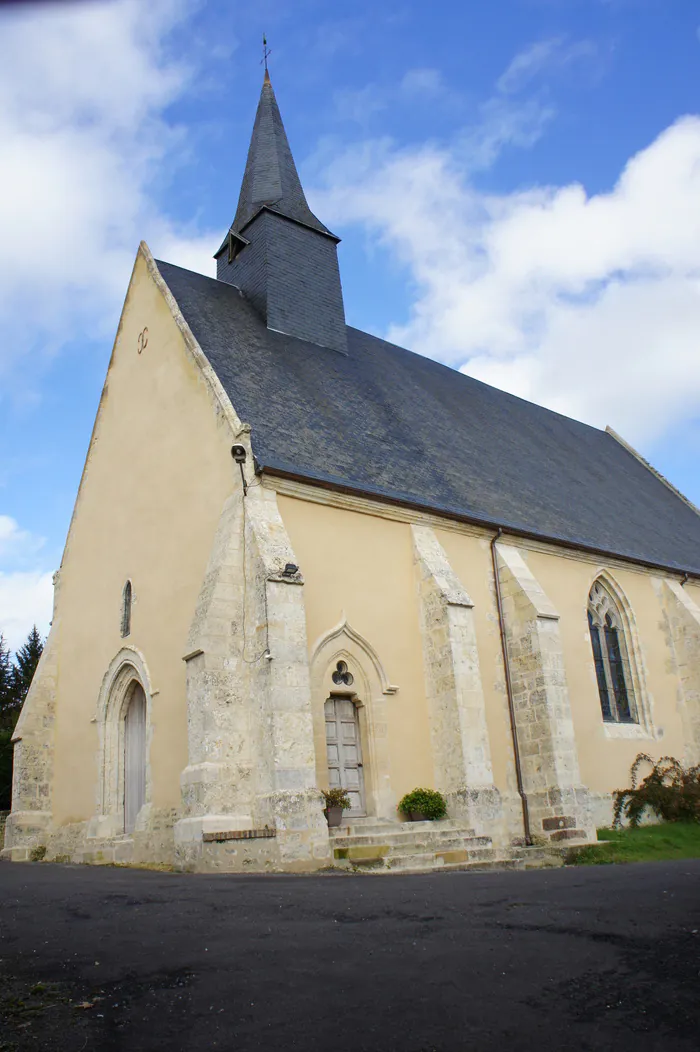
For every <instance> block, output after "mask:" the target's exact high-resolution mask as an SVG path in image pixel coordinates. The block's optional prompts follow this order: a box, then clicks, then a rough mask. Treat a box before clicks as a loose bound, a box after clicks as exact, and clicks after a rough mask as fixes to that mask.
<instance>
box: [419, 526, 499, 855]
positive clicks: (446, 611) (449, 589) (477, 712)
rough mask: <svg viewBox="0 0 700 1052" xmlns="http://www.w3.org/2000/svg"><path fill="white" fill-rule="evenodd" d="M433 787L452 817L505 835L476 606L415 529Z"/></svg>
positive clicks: (427, 532)
mask: <svg viewBox="0 0 700 1052" xmlns="http://www.w3.org/2000/svg"><path fill="white" fill-rule="evenodd" d="M412 533H413V546H414V555H415V562H416V568H417V576H418V598H419V606H420V616H421V632H422V637H423V659H424V665H425V683H426V695H427V701H428V710H429V713H430V737H431V744H432V750H433V762H434V766H435V787H436V788H437V789H439V790H440V792H442V793H444V794H445V796H446V797H447V800H448V807H449V813H450V815H451V816H452V817H455V818H460V819H463V820H464V821H465V822H467V824H468V825H470V826H471V827H473V828H474V829H475V830H476V832H477V833H479V834H484V833H487V834H488V835H489V836H491V837H493V838H494V839H499V838H501V837H503V836H504V835H505V831H504V828H503V809H502V805H501V798H500V793H499V792H498V790H497V789H496V787H495V786H494V784H493V770H492V767H491V750H490V746H489V738H488V728H487V725H486V707H485V701H484V691H483V687H482V683H481V673H480V670H479V654H478V651H477V644H476V626H475V623H474V609H473V607H474V604H473V603H472V601H471V599H470V597H469V595H468V594H467V592H466V590H465V588H464V587H463V586H462V584H461V582H460V581H459V579H458V578H457V575H456V574H455V572H454V570H453V569H452V567H451V566H450V564H449V562H448V559H447V555H446V554H445V551H444V549H443V548H442V546H441V544H440V542H439V541H438V539H437V537H436V535H435V532H434V531H433V530H432V529H431V528H430V527H427V526H413V527H412Z"/></svg>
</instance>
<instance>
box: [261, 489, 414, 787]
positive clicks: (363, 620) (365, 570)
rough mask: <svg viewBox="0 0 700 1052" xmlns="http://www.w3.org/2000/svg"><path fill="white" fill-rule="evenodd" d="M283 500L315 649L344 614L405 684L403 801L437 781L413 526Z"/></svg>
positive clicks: (401, 706)
mask: <svg viewBox="0 0 700 1052" xmlns="http://www.w3.org/2000/svg"><path fill="white" fill-rule="evenodd" d="M278 505H279V510H280V514H281V515H282V519H283V520H284V524H285V526H286V528H287V531H288V532H289V536H290V538H291V542H292V547H293V549H294V552H295V555H296V557H297V559H298V560H299V565H300V567H301V570H302V572H303V574H304V580H305V586H304V593H305V600H306V623H307V633H308V639H309V646H310V648H311V650H312V649H313V646H314V643H315V641H316V640H317V639H318V638H319V637H320V636H321V635H323V634H324V633H325V632H327V631H328V630H329V629H331V628H333V627H334V626H335V625H337V624H338V622H339V621H340V619H341V616H342V614H343V612H344V613H345V615H346V617H347V620H348V623H349V624H350V625H351V626H352V628H354V629H355V630H356V631H357V632H359V633H360V634H361V635H362V636H364V637H365V639H367V640H368V642H369V643H370V644H371V645H372V646H373V647H374V649H375V651H376V652H377V654H378V655H379V659H380V660H381V662H382V664H383V666H384V669H385V670H386V674H387V676H388V677H389V680H390V682H391V683H395V684H397V685H398V687H399V691H398V693H397V694H395V695H393V696H390V697H387V710H388V736H389V750H390V766H391V783H392V789H393V790H394V792H395V794H396V797H397V799H399V798H400V797H401V796H402V795H403V794H404V793H405V792H408V791H409V790H410V789H413V788H415V787H416V786H418V785H432V784H433V778H434V772H433V761H432V755H431V751H430V747H429V739H430V728H429V725H428V712H427V705H426V699H425V688H424V675H423V653H422V641H421V634H420V625H419V620H418V605H417V597H416V582H415V578H414V575H413V541H412V537H411V528H410V526H408V525H406V524H405V523H399V522H392V521H390V520H387V519H380V518H374V517H372V516H369V515H361V514H357V513H355V512H348V511H344V510H342V509H338V508H332V507H326V506H324V505H320V504H310V503H308V502H306V501H303V500H296V499H294V498H290V497H285V496H279V497H278ZM325 700H326V699H325V695H324V696H323V697H314V698H313V699H312V704H313V705H314V706H317V707H321V708H322V707H323V705H324V702H325Z"/></svg>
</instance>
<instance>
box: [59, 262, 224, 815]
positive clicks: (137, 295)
mask: <svg viewBox="0 0 700 1052" xmlns="http://www.w3.org/2000/svg"><path fill="white" fill-rule="evenodd" d="M145 326H147V327H148V344H147V346H146V348H145V349H144V351H143V353H142V354H139V353H138V351H137V340H138V335H139V333H140V332H141V331H142V330H143V328H144V327H145ZM230 446H231V435H230V433H229V425H228V423H227V422H226V419H225V418H224V417H222V416H221V415H220V414H219V416H218V418H217V415H216V414H215V412H214V407H213V403H212V397H211V394H210V390H209V388H208V386H207V384H206V383H205V381H204V380H203V378H202V375H201V372H200V370H199V368H198V367H197V365H196V364H195V363H194V362H193V361H192V360H191V359H190V357H189V356H188V354H187V351H186V349H185V343H184V339H183V337H182V334H181V332H180V330H179V329H178V327H177V325H176V324H175V321H174V320H173V317H172V315H171V313H170V310H169V308H168V306H167V303H166V301H165V299H164V297H163V296H162V294H161V292H160V290H159V289H158V287H157V286H156V284H155V282H154V280H153V279H152V277H151V276H150V274H149V272H148V269H147V266H146V262H145V260H144V258H143V256H142V254H139V256H138V257H137V261H136V264H135V269H134V274H133V278H132V282H131V284H130V287H129V291H128V293H127V297H126V303H125V307H124V312H123V315H122V320H121V324H120V328H119V332H118V334H117V339H116V343H115V347H114V351H113V356H112V361H111V363H110V367H109V371H108V375H107V382H106V385H105V389H104V391H103V395H102V400H101V403H100V408H99V412H98V419H97V424H96V428H95V432H94V435H93V441H92V444H91V447H90V451H89V454H88V460H87V464H86V469H85V473H84V477H83V481H82V484H81V489H80V493H79V496H78V501H77V504H76V510H75V512H74V518H73V522H72V525H71V529H70V531H69V538H68V543H67V546H66V551H65V553H64V558H63V564H62V571H61V582H62V583H61V591H60V597H59V604H60V605H59V614H60V644H59V645H60V659H59V660H60V668H59V688H58V689H59V694H58V705H57V725H56V752H55V785H54V801H53V807H54V818H55V820H56V821H57V822H59V823H60V822H72V821H81V820H84V819H87V818H89V817H90V816H91V815H92V814H94V812H95V799H96V776H97V758H98V757H97V751H98V741H97V730H96V725H95V723H94V722H91V721H92V720H93V719H94V717H95V712H96V705H97V699H98V694H99V690H100V685H101V682H102V678H103V676H104V674H105V672H106V670H107V667H108V665H109V663H110V661H111V660H112V658H113V657H114V656H115V655H116V654H117V653H118V651H119V650H120V649H121V647H122V646H123V645H125V644H128V645H130V646H134V647H136V648H138V649H139V650H140V651H141V652H142V653H143V656H144V657H145V660H146V663H147V665H148V668H149V671H150V675H151V681H152V687H153V690H154V691H157V692H158V693H157V694H156V695H155V697H154V698H153V705H152V745H151V753H150V762H151V772H152V802H153V804H154V805H155V806H156V807H174V806H177V805H178V804H179V795H180V794H179V775H180V771H181V770H182V768H183V767H184V766H185V765H186V763H187V724H186V709H185V665H184V662H183V661H182V660H181V659H182V656H183V654H184V653H185V644H186V639H187V632H188V629H189V623H190V620H191V618H192V615H193V612H194V609H195V604H196V601H197V595H198V592H199V589H200V586H201V583H202V578H203V575H204V571H205V568H206V564H207V560H208V557H209V554H210V551H211V545H212V540H213V537H214V533H215V530H216V525H217V522H218V518H219V515H220V512H221V508H222V505H223V502H224V500H225V499H226V497H227V495H228V493H229V492H230V489H231V487H232V483H233V476H232V470H233V468H232V461H231V457H230V452H229V451H230ZM127 578H128V579H130V580H131V582H132V585H133V591H134V604H133V615H132V630H131V634H130V635H129V637H128V638H127V639H122V637H121V634H120V612H121V595H122V589H123V586H124V583H125V581H126V580H127Z"/></svg>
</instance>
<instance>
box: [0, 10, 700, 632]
mask: <svg viewBox="0 0 700 1052" xmlns="http://www.w3.org/2000/svg"><path fill="white" fill-rule="evenodd" d="M10 6H12V7H13V8H15V7H16V8H17V9H16V10H13V11H12V12H8V11H7V9H5V8H3V9H2V14H0V136H2V142H3V158H4V159H3V176H2V178H3V194H2V195H1V197H2V200H0V231H2V235H3V236H2V238H0V451H1V452H2V456H0V630H2V631H4V632H5V635H6V636H7V637H9V639H10V642H11V644H12V645H13V646H16V645H18V644H19V643H20V642H21V640H22V638H23V637H24V635H25V634H26V631H27V630H28V628H29V627H30V625H31V623H32V622H33V621H34V620H36V621H37V622H38V624H39V626H40V627H41V629H42V630H43V631H45V630H46V628H47V625H48V620H49V617H50V605H51V583H50V576H51V572H52V571H53V570H54V569H56V568H57V567H58V565H59V563H60V558H61V551H62V548H63V544H64V541H65V535H66V531H67V528H68V523H69V520H70V515H71V511H72V506H73V501H74V498H75V493H76V490H77V486H78V482H79V479H80V473H81V470H82V465H83V460H84V457H85V453H86V449H87V445H88V441H89V437H90V431H91V428H92V423H93V419H94V414H95V410H96V407H97V403H98V400H99V395H100V390H101V387H102V383H103V380H104V375H105V371H106V367H107V362H108V360H109V355H110V351H111V345H112V341H113V338H114V333H115V331H116V326H117V323H118V318H119V312H120V309H121V304H122V301H123V296H124V293H125V290H126V285H127V282H128V277H129V273H130V269H131V265H132V263H133V258H134V255H135V252H136V248H137V246H138V242H139V240H140V239H141V238H143V239H145V240H146V241H147V242H148V243H149V245H150V247H151V249H152V250H153V252H154V253H155V254H156V255H157V256H160V257H162V258H166V259H169V260H170V261H172V262H175V263H179V264H181V265H183V266H189V267H191V268H193V269H201V270H203V271H205V272H209V273H211V272H212V261H211V253H212V252H213V251H214V249H215V248H216V247H217V246H218V244H219V243H220V240H221V237H222V236H223V233H224V232H225V230H226V229H227V227H228V224H229V223H230V221H231V219H232V217H233V213H234V210H235V205H236V199H237V194H238V188H239V184H240V178H241V174H242V169H243V165H244V161H245V153H246V150H247V147H248V140H249V136H250V131H251V127H252V121H253V116H254V112H255V106H256V104H257V98H258V94H259V90H260V84H261V76H262V70H261V66H260V51H261V43H260V38H261V34H262V31H263V30H264V31H265V32H266V33H267V36H268V40H269V44H270V46H271V48H272V54H271V56H270V71H271V76H272V80H273V84H274V87H275V91H276V93H277V98H278V101H279V103H280V107H281V110H282V115H283V118H284V120H285V124H286V127H287V132H288V135H289V138H290V141H291V144H292V149H293V151H294V154H295V157H296V160H297V164H298V166H299V168H300V171H301V174H302V180H303V182H304V184H305V187H306V189H307V194H308V197H309V200H310V203H311V205H312V208H314V210H315V211H316V212H317V214H319V215H320V217H321V218H322V219H323V221H324V222H325V223H326V224H327V225H328V226H330V227H331V229H333V230H334V231H335V232H336V233H337V234H338V235H339V236H341V237H342V239H343V240H342V244H341V247H340V260H341V269H342V276H343V283H344V289H345V299H346V310H347V315H348V320H349V322H350V323H351V324H354V325H357V326H359V327H361V328H364V329H367V330H369V331H372V332H376V333H378V334H380V335H383V336H388V337H389V338H390V339H393V340H396V341H397V342H399V343H402V344H404V345H407V346H410V347H412V348H413V349H416V350H419V351H421V352H422V353H424V354H429V355H431V356H433V357H435V358H437V359H439V360H441V361H444V362H446V363H448V364H450V365H452V366H454V367H455V368H462V369H464V370H465V371H466V372H469V373H471V374H473V375H475V376H478V377H479V378H480V379H484V380H486V381H487V382H490V383H494V384H496V385H497V386H500V387H504V388H507V389H508V390H512V391H514V392H515V393H517V394H520V395H522V396H523V397H527V398H530V399H532V400H533V401H537V402H540V403H542V404H545V405H548V406H550V407H551V408H554V409H557V410H559V411H562V412H566V413H569V414H570V415H573V416H576V417H578V418H580V419H583V420H586V421H588V422H590V423H592V424H594V425H596V426H599V427H604V426H605V425H606V424H610V425H611V426H612V427H613V428H614V429H615V430H616V431H619V432H620V433H621V434H622V435H623V436H624V437H625V438H626V439H627V440H628V441H630V442H631V443H632V444H633V445H634V446H635V447H636V448H638V449H639V450H640V451H641V452H642V453H643V455H645V456H646V457H647V458H649V459H650V460H651V461H652V462H653V463H654V465H655V466H656V467H657V468H658V469H659V470H660V471H662V472H663V473H664V474H666V475H667V476H668V477H669V479H670V480H671V481H672V482H673V483H674V484H675V485H677V486H678V487H679V488H680V489H681V490H682V491H683V492H685V493H686V494H687V496H688V497H690V498H691V499H692V500H694V501H695V502H700V475H699V473H698V471H697V467H696V465H697V462H698V455H699V454H700V347H699V337H698V334H699V333H700V208H698V201H700V118H698V116H697V109H698V98H700V94H699V92H698V88H699V86H700V78H699V70H700V30H699V27H700V8H698V5H697V4H696V3H695V2H691V0H676V2H674V3H669V2H668V0H492V2H491V3H488V4H485V3H482V2H477V0H469V2H466V3H464V2H462V3H457V2H443V3H437V4H430V5H428V4H424V3H418V2H417V0H384V2H383V3H382V4H381V5H380V4H376V2H374V3H369V2H367V0H354V2H353V4H342V5H341V4H328V3H327V0H284V2H282V0H264V2H261V0H257V2H256V3H254V4H253V3H245V4H244V3H238V2H236V0H230V2H226V3H221V2H216V0H201V2H196V0H153V2H150V3H148V4H145V3H142V2H140V0H112V2H109V0H106V2H103V3H92V2H83V3H75V4H65V5H59V4H51V5H39V6H36V7H35V6H33V5H24V6H23V5H10ZM38 68H40V69H41V70H42V77H41V78H38V77H37V76H36V70H37V69H38Z"/></svg>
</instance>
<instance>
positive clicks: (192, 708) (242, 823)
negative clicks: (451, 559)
mask: <svg viewBox="0 0 700 1052" xmlns="http://www.w3.org/2000/svg"><path fill="white" fill-rule="evenodd" d="M251 482H252V484H251V485H250V487H249V489H248V495H247V496H245V497H244V496H243V494H242V493H240V492H239V493H236V494H234V495H233V496H232V497H230V498H229V500H228V501H227V503H226V505H225V507H224V509H223V512H222V515H221V521H220V524H219V529H218V532H217V536H216V540H215V543H214V548H213V551H212V555H211V558H210V561H209V566H208V568H207V572H206V576H205V580H204V583H203V586H202V590H201V594H200V598H199V603H198V607H197V611H196V614H195V617H194V620H193V623H192V627H191V631H190V639H189V643H188V654H187V655H186V657H185V660H186V662H187V719H188V746H189V762H188V765H187V767H186V768H185V770H184V771H183V772H182V776H181V787H182V817H181V819H180V820H179V821H178V822H177V823H176V826H175V855H176V862H177V864H178V865H181V866H183V867H184V868H188V869H223V870H230V871H233V870H247V869H253V870H261V869H262V870H265V869H282V868H283V869H286V870H294V869H298V870H306V871H308V870H312V869H315V868H318V867H320V866H323V865H326V864H327V863H328V859H329V844H328V829H327V825H326V821H325V818H324V816H323V810H322V796H321V794H320V792H319V791H318V790H317V789H316V788H315V784H316V771H315V756H314V741H313V728H312V716H311V696H310V686H309V664H308V653H307V640H306V617H305V611H304V598H303V591H304V589H303V577H302V575H301V573H300V572H299V571H298V569H296V560H295V556H294V553H293V551H292V549H291V546H290V543H289V539H288V537H287V533H286V530H285V528H284V524H283V523H282V519H281V517H280V514H279V511H278V509H277V500H276V495H275V493H274V492H273V491H271V490H266V489H264V488H263V487H262V486H260V485H259V484H258V483H257V480H251Z"/></svg>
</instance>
